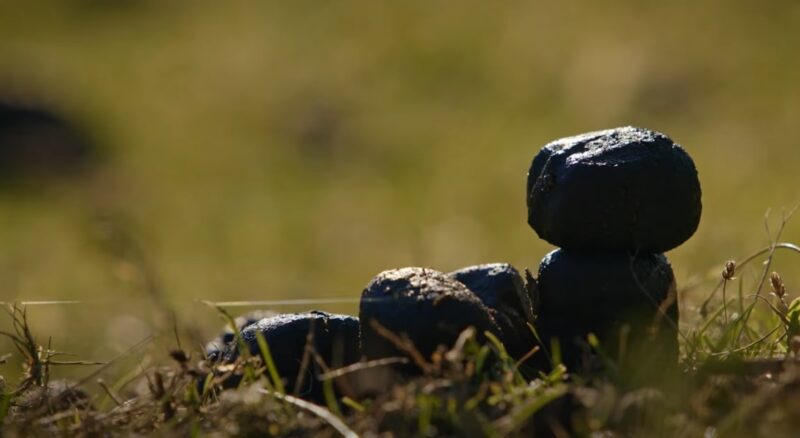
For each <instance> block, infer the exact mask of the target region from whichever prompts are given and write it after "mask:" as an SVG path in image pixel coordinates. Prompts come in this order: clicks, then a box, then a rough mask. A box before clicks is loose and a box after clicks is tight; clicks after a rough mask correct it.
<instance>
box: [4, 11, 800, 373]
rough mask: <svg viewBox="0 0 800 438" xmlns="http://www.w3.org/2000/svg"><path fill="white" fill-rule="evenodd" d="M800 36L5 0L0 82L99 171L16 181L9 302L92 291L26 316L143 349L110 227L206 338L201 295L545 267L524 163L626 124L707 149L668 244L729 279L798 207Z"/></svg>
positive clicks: (137, 310) (91, 348)
mask: <svg viewBox="0 0 800 438" xmlns="http://www.w3.org/2000/svg"><path fill="white" fill-rule="evenodd" d="M798 22H800V4H798V3H797V2H793V1H775V2H744V1H722V0H717V1H708V2H696V1H669V2H664V1H616V2H560V1H507V2H484V1H461V2H455V1H452V2H451V1H397V2H382V1H350V0H341V1H336V2H327V1H305V0H298V1H291V2H274V1H266V2H178V1H175V2H161V1H154V0H153V1H133V0H129V1H119V2H114V1H97V0H95V1H89V0H83V1H63V2H53V3H46V2H36V1H31V2H17V1H8V2H2V3H0V89H2V90H3V91H6V92H10V93H16V94H20V95H33V96H35V97H37V98H40V99H43V100H45V101H47V102H51V103H52V104H53V105H55V106H56V107H58V108H61V109H62V111H63V112H64V113H65V114H68V115H69V116H71V117H73V118H75V119H76V120H77V121H78V122H79V123H80V124H81V125H82V126H84V127H85V128H86V129H87V130H88V132H90V134H91V135H92V137H93V138H94V139H95V140H96V141H97V142H98V144H99V145H100V146H101V147H102V150H103V151H104V161H103V164H102V167H101V169H100V171H99V172H97V173H96V174H94V175H92V176H91V177H86V178H83V179H77V180H70V181H67V182H61V183H57V184H51V185H49V186H48V187H47V188H38V189H25V190H4V191H2V192H0V297H2V298H0V299H2V300H4V301H10V300H47V299H66V300H82V301H84V304H82V305H63V306H46V307H36V308H30V310H29V314H30V317H31V320H32V323H33V328H34V329H35V330H36V331H37V333H39V335H40V337H41V338H46V337H47V336H52V338H53V345H54V347H56V348H57V349H59V350H67V351H70V352H74V353H76V354H79V355H80V356H81V357H82V358H87V359H97V360H102V359H106V358H108V357H110V356H111V355H112V354H113V353H114V352H115V351H119V350H121V349H123V348H125V347H127V346H129V345H131V344H133V343H134V342H136V341H138V340H139V339H141V338H142V337H143V336H145V335H146V334H147V333H149V332H150V331H151V329H152V326H153V324H154V318H153V314H154V304H153V300H152V299H151V298H148V296H147V295H146V293H145V292H143V290H144V288H143V281H142V278H141V275H139V273H138V272H137V270H136V269H133V268H132V266H131V265H130V263H128V261H129V260H128V257H127V256H126V254H125V253H124V251H123V253H120V252H119V251H115V250H114V249H113V242H112V245H111V249H109V244H108V241H109V238H108V230H109V226H110V227H111V228H110V229H111V230H112V231H113V230H116V231H114V233H124V235H125V236H128V237H129V238H131V239H133V240H135V241H136V242H137V245H139V246H140V247H141V249H142V251H143V253H144V254H145V255H146V258H147V260H148V263H149V264H150V265H151V266H152V268H153V270H154V271H155V272H157V277H158V282H159V285H160V290H162V291H163V294H164V297H165V298H164V299H166V300H167V301H168V302H170V303H172V304H173V305H174V306H175V307H176V308H177V310H178V312H179V314H178V317H179V320H180V321H181V322H182V323H183V324H193V325H196V326H197V327H199V328H200V329H201V331H202V332H203V333H204V334H206V335H208V334H210V333H213V331H214V330H216V329H217V327H218V326H219V324H220V323H219V320H218V319H217V317H216V316H215V315H214V312H212V311H210V310H209V309H208V308H206V307H205V306H202V305H200V304H198V303H196V300H198V299H209V300H267V299H279V298H300V297H303V298H305V297H332V296H352V297H358V295H359V294H360V292H361V289H362V288H363V286H364V285H365V284H366V283H367V282H368V281H369V280H370V278H372V277H373V276H374V275H375V274H377V273H378V272H380V271H382V270H384V269H388V268H393V267H402V266H408V265H422V266H430V267H434V268H437V269H440V270H445V271H446V270H451V269H455V268H458V267H462V266H466V265H470V264H476V263H482V262H493V261H506V262H510V263H513V264H514V265H515V266H517V267H519V268H523V267H526V266H527V267H531V268H532V269H534V270H535V269H536V267H537V266H538V262H539V260H540V259H541V257H542V256H543V255H544V254H545V253H546V252H547V251H549V250H550V249H551V246H549V245H548V244H547V243H545V242H543V241H541V240H539V239H538V238H537V237H536V235H535V233H534V232H533V231H532V230H531V229H530V228H529V227H528V226H527V224H526V210H525V174H526V172H527V169H528V165H529V163H530V160H531V159H532V158H533V156H534V155H535V153H536V152H537V151H538V149H539V148H540V147H541V146H542V145H543V144H545V143H547V142H548V141H550V140H553V139H556V138H559V137H562V136H567V135H572V134H577V133H581V132H586V131H591V130H595V129H602V128H609V127H615V126H620V125H627V124H633V125H639V126H644V127H648V128H652V129H656V130H660V131H663V132H665V133H667V134H668V135H670V136H672V137H673V138H674V139H675V140H676V141H677V142H679V143H681V144H682V145H683V146H684V147H685V148H686V149H687V150H688V151H689V153H690V154H691V155H692V156H693V157H694V159H695V162H696V164H697V167H698V169H699V171H700V179H701V183H702V187H703V192H704V193H703V204H704V214H703V219H702V222H701V225H700V229H699V230H698V232H697V234H696V235H695V236H694V237H693V238H692V239H691V240H690V241H689V242H688V243H686V244H685V245H683V246H681V247H680V248H678V249H676V250H674V251H672V252H670V253H669V254H668V255H669V257H670V259H671V260H672V262H673V266H674V268H675V271H676V274H677V276H678V280H679V282H680V283H681V284H682V285H687V284H693V283H695V282H697V281H702V280H705V279H706V278H708V277H709V276H711V277H718V273H719V271H720V269H721V264H722V263H723V262H724V261H725V260H726V259H729V258H736V257H740V256H744V255H746V254H747V253H749V252H751V251H753V250H755V249H757V248H760V247H762V246H764V245H766V244H767V243H768V242H769V239H768V236H767V234H766V232H765V231H764V226H763V217H764V213H765V212H766V211H767V210H768V209H770V208H771V209H772V212H773V214H772V218H773V226H774V223H775V220H774V219H776V218H779V217H780V211H781V209H782V208H786V209H789V208H791V207H792V206H794V205H795V204H796V203H797V202H800V196H798V195H799V194H798V186H799V185H798V183H800V172H798V169H800V152H798V147H800V141H798V128H797V127H798V119H800V86H798V78H800V57H798V56H797V48H798V47H799V44H800V28H798V26H797V23H798ZM786 239H787V240H793V239H794V240H800V223H797V222H795V223H790V224H789V226H788V228H787V230H786ZM112 240H113V239H112ZM791 257H794V256H787V257H783V258H781V259H779V260H778V264H777V266H776V268H777V269H778V270H779V271H781V273H782V274H783V276H784V279H785V280H786V282H787V287H788V289H789V293H790V295H793V296H794V295H796V294H795V292H796V291H797V285H798V284H800V283H798V282H799V281H800V270H798V269H797V268H796V266H797V264H796V260H794V259H792V258H791ZM709 273H710V275H709ZM707 292H708V283H702V284H701V285H700V287H699V288H697V289H694V290H692V291H686V292H685V293H684V294H683V296H682V297H681V299H682V306H683V311H684V315H687V316H690V315H691V313H692V312H693V311H695V305H696V303H697V301H698V300H697V298H698V297H701V296H703V295H704V294H705V293H707ZM317 307H320V308H323V309H326V310H331V311H339V312H356V311H357V305H356V304H345V305H321V306H317ZM285 310H287V311H290V310H303V308H285ZM3 321H5V322H3V328H4V329H7V328H9V327H10V323H9V322H8V321H6V320H3ZM41 340H42V341H44V339H41ZM11 349H12V346H11V344H10V343H8V342H6V341H5V340H3V341H0V353H4V352H6V351H11ZM4 368H6V369H4V370H3V371H2V372H0V373H4V374H6V375H7V376H8V375H9V374H11V373H12V371H11V370H10V369H8V366H6V367H4Z"/></svg>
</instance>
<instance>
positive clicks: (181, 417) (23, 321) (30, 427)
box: [0, 215, 800, 437]
mask: <svg viewBox="0 0 800 438" xmlns="http://www.w3.org/2000/svg"><path fill="white" fill-rule="evenodd" d="M788 218H789V215H787V216H786V217H784V218H783V219H782V221H781V225H780V227H779V228H778V229H777V230H776V232H775V234H774V235H773V242H772V244H771V245H770V246H769V247H768V248H767V249H765V250H761V251H758V252H756V253H755V254H753V255H752V256H750V257H747V258H744V259H742V260H741V261H739V262H732V261H731V262H727V263H725V264H724V267H723V269H722V273H721V274H720V285H719V287H717V288H712V289H711V290H709V297H708V300H707V301H706V305H705V308H706V309H707V310H706V312H705V316H704V317H703V319H701V320H699V321H698V323H697V324H696V325H694V326H693V327H691V328H690V329H689V330H681V347H682V352H683V354H682V359H681V363H680V368H681V369H680V372H679V373H678V374H675V375H672V374H671V373H669V372H665V371H666V370H667V369H666V368H663V367H661V369H654V370H645V371H646V374H647V378H646V379H645V380H644V381H645V382H647V383H646V384H644V385H642V384H637V385H632V384H631V382H630V381H629V380H627V379H626V376H620V375H618V374H615V373H613V372H607V373H601V374H597V375H591V376H589V375H580V374H572V373H571V372H570V370H568V369H566V368H565V367H564V366H563V365H560V364H558V348H551V349H549V350H550V351H549V352H546V351H539V350H538V349H534V350H532V353H531V354H545V353H549V354H550V355H551V356H550V357H551V360H553V361H554V362H553V364H554V365H555V366H554V368H553V371H552V372H551V373H549V374H541V373H539V374H533V375H531V370H527V369H525V367H524V366H521V365H520V363H519V362H517V361H515V360H514V359H512V358H510V357H509V356H508V355H507V353H506V352H505V348H504V347H503V345H502V343H501V342H500V341H499V340H497V339H496V338H494V337H492V336H487V337H488V342H487V343H486V344H479V343H478V342H477V341H476V333H475V332H474V330H467V331H465V332H464V333H463V334H462V336H461V337H460V338H459V340H458V342H457V343H456V344H455V345H454V346H453V347H452V348H451V349H450V350H440V351H439V352H438V353H437V354H434V356H433V357H431V358H423V357H421V356H420V355H419V354H418V353H417V354H414V350H415V349H414V348H413V345H409V344H408V343H407V342H404V340H403V339H401V338H399V337H397V336H394V335H393V334H391V333H387V334H386V335H387V336H388V337H389V338H390V340H391V339H394V340H395V341H396V342H397V343H398V346H400V347H403V350H404V351H405V350H408V351H409V353H408V354H409V356H410V357H411V358H412V359H413V360H415V361H420V363H421V366H420V369H421V370H424V372H423V373H422V374H421V375H419V376H416V377H412V376H408V377H399V378H398V379H397V381H396V382H395V384H393V385H391V386H389V387H387V388H385V390H384V391H379V392H377V393H376V392H372V393H359V391H358V386H357V385H356V386H355V387H354V386H353V383H354V382H357V377H358V375H359V373H365V372H369V371H370V370H375V369H390V368H391V366H392V365H394V364H397V363H398V362H400V363H403V362H405V363H407V362H408V359H403V358H388V359H384V360H380V361H373V362H365V363H359V364H355V365H352V366H350V367H347V368H344V369H341V370H330V369H327V367H325V366H324V364H323V367H322V369H323V370H325V372H324V373H323V378H324V379H325V383H326V385H325V386H326V397H325V403H324V405H315V404H312V403H309V402H306V401H304V400H301V399H299V398H297V397H296V396H294V395H293V394H292V393H291V392H287V391H292V388H285V387H284V385H283V383H282V380H281V378H280V376H278V374H277V371H276V368H275V365H274V362H273V358H272V357H271V355H270V353H269V347H268V345H267V343H266V341H265V340H264V339H263V337H262V338H260V339H258V342H259V345H260V347H261V348H260V349H261V352H262V354H261V355H260V356H251V355H248V354H247V349H246V348H242V349H241V351H242V354H241V355H240V357H239V359H237V361H236V362H234V363H232V364H219V363H216V364H212V363H206V362H203V361H196V360H192V359H191V358H192V357H193V356H194V357H196V355H197V354H199V352H197V351H194V352H192V351H185V350H183V349H180V348H177V349H173V350H172V351H171V352H170V354H169V355H163V357H161V358H160V360H159V361H158V363H159V365H157V366H156V365H150V366H146V367H140V368H139V369H138V370H135V371H134V372H130V371H131V370H123V371H128V372H123V373H121V374H120V375H119V381H117V382H114V383H113V384H111V385H107V384H105V383H104V382H103V383H102V384H100V385H99V386H100V388H101V389H100V390H90V389H88V386H89V384H90V383H91V381H92V380H93V379H96V378H97V375H98V370H93V371H91V372H88V373H86V375H85V377H84V378H83V379H81V380H79V381H72V382H63V381H57V380H52V376H53V375H54V374H57V373H56V372H54V371H53V368H54V367H55V366H57V365H72V366H75V367H89V366H97V365H98V364H91V363H88V362H81V361H60V360H57V359H56V358H57V357H58V356H59V355H63V353H59V352H57V351H55V350H54V349H53V348H52V346H50V345H41V344H39V343H38V342H37V338H36V336H35V335H34V332H33V329H32V327H30V325H29V324H28V320H27V312H28V310H27V309H26V308H24V307H19V306H12V307H9V309H8V312H9V315H10V317H11V321H12V327H13V330H12V331H11V332H2V334H3V335H4V336H5V337H8V338H10V339H11V340H12V341H13V344H14V345H15V346H16V347H17V350H18V353H19V354H20V355H22V356H23V357H25V366H24V377H23V379H22V380H21V381H20V382H19V383H17V384H15V385H13V386H11V385H10V384H9V383H8V382H6V383H5V385H4V386H3V387H2V396H0V419H1V420H0V424H3V427H4V433H6V434H7V436H17V435H21V434H25V435H28V434H34V435H45V434H53V433H56V434H60V435H74V434H81V435H91V434H111V435H127V434H131V433H139V434H142V433H143V434H180V435H188V436H201V435H206V434H214V435H219V434H221V435H240V436H242V435H243V436H250V435H262V436H263V435H270V436H296V435H311V434H314V435H321V436H337V435H340V436H347V437H350V436H359V435H366V434H379V435H380V434H392V435H395V436H396V435H400V436H407V435H415V436H433V435H458V436H493V437H494V436H496V437H500V436H509V435H511V436H531V434H533V435H535V436H575V435H578V436H589V435H592V434H597V433H604V434H611V435H612V436H697V435H705V436H754V435H757V436H763V435H773V436H790V435H791V433H792V431H794V430H796V428H797V427H798V426H800V419H798V417H797V416H796V412H797V409H798V408H800V405H798V402H797V400H798V399H800V356H798V354H800V323H798V321H800V298H796V299H794V300H793V301H791V302H789V301H788V298H789V296H788V293H787V290H786V285H785V284H784V283H783V281H782V279H781V276H780V274H779V273H777V272H774V271H772V270H771V269H772V262H773V261H775V260H776V259H777V258H778V256H779V255H780V254H782V253H789V254H791V253H800V248H798V247H797V246H795V245H793V244H790V243H786V242H781V241H780V240H779V239H780V237H781V231H782V228H783V227H784V226H785V225H786V223H787V221H788ZM750 264H753V265H754V266H758V267H759V269H758V271H757V272H755V273H754V274H755V275H752V276H751V277H750V279H749V280H748V278H746V276H745V275H744V274H745V273H746V272H749V271H747V270H746V268H747V267H748V266H749V265H750ZM731 291H736V294H735V295H734V296H728V295H727V293H729V292H731ZM218 311H219V313H220V315H221V316H223V319H224V320H225V321H226V322H227V324H229V325H232V326H233V327H235V322H234V321H233V319H232V318H231V317H230V315H229V313H228V312H227V311H226V310H224V309H222V308H219V309H218ZM175 336H176V339H175V342H176V343H177V344H178V345H180V338H179V337H178V331H177V330H176V331H175ZM588 342H589V344H591V345H592V346H593V347H595V349H596V351H598V352H599V353H600V354H601V355H602V351H603V350H602V345H601V344H600V343H599V341H598V339H597V338H596V337H594V336H593V335H590V336H589V339H588ZM308 345H309V347H311V345H313V344H312V343H309V344H308ZM138 353H139V352H138V351H137V349H136V348H134V349H132V350H130V351H129V352H126V353H124V354H123V356H125V355H136V354H138ZM193 353H194V354H193ZM307 353H308V354H309V355H310V356H311V357H314V356H315V355H314V352H313V348H310V349H309V351H307ZM169 358H171V359H169ZM623 359H624V360H626V361H629V360H632V359H635V358H623ZM305 360H306V358H304V361H305ZM312 360H313V359H312ZM603 360H604V361H606V363H607V366H606V369H607V370H613V369H614V363H615V360H616V359H615V358H608V357H604V358H603ZM111 365H113V364H111V363H107V364H103V365H101V367H103V368H104V367H109V366H111ZM234 375H235V376H238V377H237V378H239V379H241V380H240V383H239V384H238V386H237V387H235V388H232V389H225V390H223V387H222V384H223V383H224V382H225V380H226V379H227V378H229V377H230V376H234ZM366 375H369V374H366ZM131 376H133V377H131ZM125 381H128V382H125ZM131 381H134V382H138V383H139V385H138V389H131V388H128V389H125V388H126V387H127V386H128V385H130V383H129V382H131ZM639 381H640V380H637V382H639ZM198 382H204V384H203V385H198ZM44 388H49V389H48V390H44ZM354 388H355V390H354Z"/></svg>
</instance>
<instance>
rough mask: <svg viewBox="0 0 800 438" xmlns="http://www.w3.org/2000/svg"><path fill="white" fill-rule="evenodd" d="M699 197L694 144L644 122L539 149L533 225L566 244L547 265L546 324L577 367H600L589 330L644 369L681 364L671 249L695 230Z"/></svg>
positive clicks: (531, 199) (548, 338)
mask: <svg viewBox="0 0 800 438" xmlns="http://www.w3.org/2000/svg"><path fill="white" fill-rule="evenodd" d="M700 195H701V193H700V182H699V180H698V177H697V170H696V168H695V166H694V163H693V161H692V159H691V158H690V157H689V155H688V154H687V153H686V151H684V150H683V149H682V148H681V147H680V146H679V145H677V144H675V143H674V142H673V141H672V140H671V139H670V138H669V137H667V136H666V135H664V134H661V133H658V132H654V131H650V130H646V129H642V128H634V127H624V128H616V129H610V130H606V131H598V132H592V133H588V134H583V135H578V136H574V137H568V138H564V139H561V140H557V141H554V142H552V143H549V144H547V145H546V146H545V147H544V148H543V149H542V150H541V151H540V152H539V154H538V155H536V157H535V158H534V160H533V163H532V164H531V168H530V171H529V173H528V184H527V205H528V223H529V224H530V225H531V227H532V228H533V229H534V230H535V231H536V233H537V234H538V235H539V237H541V238H542V239H544V240H546V241H548V242H550V243H552V244H554V245H556V246H559V247H561V248H560V249H558V250H555V251H553V252H551V253H550V254H548V255H547V256H545V258H544V260H543V261H542V263H541V264H540V267H539V278H538V288H539V293H540V297H539V299H540V303H539V309H538V310H539V311H538V319H537V326H538V329H539V331H540V333H541V335H542V338H543V341H544V343H545V345H553V344H554V342H553V341H554V339H557V340H558V342H559V345H560V347H561V349H562V353H563V355H562V357H563V360H564V362H565V363H566V364H567V365H568V366H570V367H572V368H585V367H586V366H587V365H591V364H589V363H587V362H586V359H587V358H592V357H593V356H592V355H591V354H585V353H587V352H589V351H590V350H592V348H590V347H589V345H588V342H587V336H588V335H589V333H593V334H595V335H596V336H597V337H598V338H599V340H600V350H602V352H603V354H606V355H607V356H608V357H609V358H611V359H613V360H621V361H622V362H623V363H624V362H625V358H624V357H622V356H627V357H629V358H635V359H636V360H637V361H638V363H637V368H640V367H642V365H644V364H643V363H642V362H641V361H642V360H651V361H654V365H659V363H660V362H664V361H667V362H673V363H674V362H676V361H677V356H678V343H677V321H678V307H677V300H676V296H675V280H674V275H673V273H672V268H671V267H670V264H669V262H668V261H667V258H666V257H665V256H664V255H663V254H662V253H663V252H665V251H669V250H670V249H673V248H675V247H677V246H678V245H680V244H682V243H683V242H685V241H686V240H687V239H689V237H691V236H692V234H694V232H695V230H696V229H697V226H698V224H699V222H700V213H701V210H702V206H701V200H700V198H701V196H700ZM594 350H595V352H596V350H597V349H594Z"/></svg>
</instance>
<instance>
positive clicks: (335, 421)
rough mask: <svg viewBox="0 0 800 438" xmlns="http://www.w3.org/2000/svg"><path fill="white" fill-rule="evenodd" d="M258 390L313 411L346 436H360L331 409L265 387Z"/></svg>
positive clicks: (352, 437)
mask: <svg viewBox="0 0 800 438" xmlns="http://www.w3.org/2000/svg"><path fill="white" fill-rule="evenodd" d="M258 390H259V392H261V393H262V394H266V395H269V396H271V397H275V398H276V399H278V400H281V401H285V402H286V403H289V404H291V405H294V406H297V407H298V408H300V409H303V410H306V411H308V412H311V413H312V414H314V415H316V416H317V417H319V418H320V419H322V420H324V421H325V422H326V423H328V424H329V425H330V426H331V427H333V428H334V429H335V430H336V431H337V432H339V433H340V434H341V435H342V436H343V437H345V438H358V435H357V434H356V433H355V432H353V430H352V429H350V428H349V427H347V425H346V424H344V422H343V421H342V420H341V419H339V417H337V416H335V415H333V414H332V413H331V411H329V410H327V409H325V408H323V407H322V406H319V405H315V404H313V403H309V402H307V401H305V400H303V399H300V398H297V397H293V396H291V395H287V394H281V393H279V392H275V391H270V390H268V389H265V388H259V389H258Z"/></svg>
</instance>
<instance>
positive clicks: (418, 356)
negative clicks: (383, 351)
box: [369, 319, 433, 373]
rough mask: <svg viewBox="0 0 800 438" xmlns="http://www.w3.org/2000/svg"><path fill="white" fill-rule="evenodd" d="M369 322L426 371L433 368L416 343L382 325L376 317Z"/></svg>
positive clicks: (382, 335)
mask: <svg viewBox="0 0 800 438" xmlns="http://www.w3.org/2000/svg"><path fill="white" fill-rule="evenodd" d="M369 324H370V326H372V329H373V330H375V331H376V332H378V334H379V335H380V336H381V337H383V338H384V339H386V340H388V341H389V342H391V343H392V344H393V345H394V346H395V347H396V348H397V349H399V350H401V351H403V352H405V353H407V354H408V355H409V356H411V359H412V360H413V361H414V363H415V364H416V365H417V366H418V367H420V368H421V369H422V370H423V371H424V372H425V373H430V372H431V371H432V370H433V366H432V365H431V364H430V363H428V361H426V360H425V357H423V356H422V353H420V352H419V350H417V348H416V347H414V344H413V343H412V342H411V341H410V340H408V339H403V338H401V337H399V336H397V335H396V334H394V333H393V332H392V331H391V330H389V329H387V328H386V327H384V326H382V325H381V323H379V322H378V321H377V320H375V319H373V320H370V322H369Z"/></svg>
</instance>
